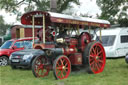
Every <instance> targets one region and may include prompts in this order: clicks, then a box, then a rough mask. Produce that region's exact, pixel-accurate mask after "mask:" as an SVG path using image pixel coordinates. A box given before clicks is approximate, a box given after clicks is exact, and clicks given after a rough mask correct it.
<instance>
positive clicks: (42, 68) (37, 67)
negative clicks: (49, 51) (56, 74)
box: [32, 56, 50, 77]
mask: <svg viewBox="0 0 128 85" xmlns="http://www.w3.org/2000/svg"><path fill="white" fill-rule="evenodd" d="M46 64H47V58H46V57H45V56H38V57H36V58H35V59H34V60H33V62H32V72H33V75H34V76H35V77H45V76H47V75H48V73H49V71H50V69H49V68H47V65H46Z"/></svg>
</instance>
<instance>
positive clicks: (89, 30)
mask: <svg viewBox="0 0 128 85" xmlns="http://www.w3.org/2000/svg"><path fill="white" fill-rule="evenodd" d="M88 32H89V34H90V32H91V26H89V29H88Z"/></svg>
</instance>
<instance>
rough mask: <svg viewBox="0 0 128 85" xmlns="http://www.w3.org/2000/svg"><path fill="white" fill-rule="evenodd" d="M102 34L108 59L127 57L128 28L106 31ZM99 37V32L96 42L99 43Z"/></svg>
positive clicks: (98, 32)
mask: <svg viewBox="0 0 128 85" xmlns="http://www.w3.org/2000/svg"><path fill="white" fill-rule="evenodd" d="M101 33H102V37H101V38H102V44H103V46H104V49H105V52H106V57H111V58H115V57H122V56H126V53H128V27H116V28H111V29H104V30H102V31H101ZM99 35H100V31H97V32H96V35H95V37H94V40H97V41H99V39H100V37H99Z"/></svg>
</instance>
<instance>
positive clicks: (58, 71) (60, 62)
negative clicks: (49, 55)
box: [53, 55, 71, 79]
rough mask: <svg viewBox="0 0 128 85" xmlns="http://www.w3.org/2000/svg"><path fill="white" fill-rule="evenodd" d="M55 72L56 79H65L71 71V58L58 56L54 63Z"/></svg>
mask: <svg viewBox="0 0 128 85" xmlns="http://www.w3.org/2000/svg"><path fill="white" fill-rule="evenodd" d="M53 72H54V76H55V78H56V79H65V78H67V77H68V76H69V74H70V72H71V63H70V60H69V59H68V58H67V57H66V56H64V55H61V56H58V57H57V58H56V60H55V61H54V64H53Z"/></svg>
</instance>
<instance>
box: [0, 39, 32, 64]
mask: <svg viewBox="0 0 128 85" xmlns="http://www.w3.org/2000/svg"><path fill="white" fill-rule="evenodd" d="M31 47H32V38H22V39H11V40H8V41H6V42H5V43H4V44H3V45H2V46H1V47H0V66H5V65H8V60H9V56H10V55H11V54H12V53H13V52H16V51H20V50H23V49H26V48H31Z"/></svg>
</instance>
